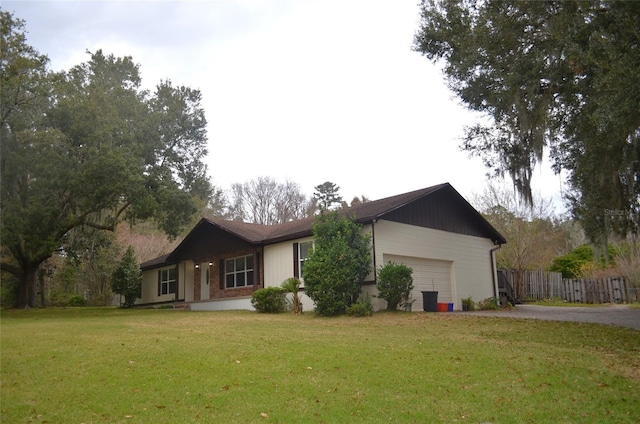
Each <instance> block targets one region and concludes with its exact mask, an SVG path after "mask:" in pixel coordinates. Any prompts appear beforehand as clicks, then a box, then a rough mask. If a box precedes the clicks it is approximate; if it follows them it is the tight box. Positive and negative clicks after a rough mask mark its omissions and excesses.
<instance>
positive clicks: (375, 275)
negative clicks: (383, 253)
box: [371, 219, 378, 286]
mask: <svg viewBox="0 0 640 424" xmlns="http://www.w3.org/2000/svg"><path fill="white" fill-rule="evenodd" d="M376 221H377V219H374V220H373V221H371V247H372V254H373V282H374V283H376V286H377V285H378V272H377V267H376V230H375V223H376Z"/></svg>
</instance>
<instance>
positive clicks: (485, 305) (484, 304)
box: [477, 297, 500, 311]
mask: <svg viewBox="0 0 640 424" xmlns="http://www.w3.org/2000/svg"><path fill="white" fill-rule="evenodd" d="M477 306H478V309H479V310H481V311H495V310H498V309H500V303H499V302H498V298H496V297H488V298H486V299H485V300H481V301H480V302H478V304H477Z"/></svg>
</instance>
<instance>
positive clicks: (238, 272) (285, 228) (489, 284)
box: [136, 183, 506, 311]
mask: <svg viewBox="0 0 640 424" xmlns="http://www.w3.org/2000/svg"><path fill="white" fill-rule="evenodd" d="M347 212H348V213H349V215H350V216H355V218H356V221H357V222H358V223H359V224H361V225H362V230H363V231H364V232H366V233H368V234H370V235H371V253H372V264H371V270H372V271H371V274H370V276H369V278H368V281H366V282H365V283H364V284H363V286H362V292H363V294H365V293H368V294H369V295H372V297H371V299H372V301H373V303H374V306H375V307H376V309H384V308H386V303H385V301H384V300H383V299H378V298H376V297H373V295H375V294H376V292H377V289H376V285H375V283H376V275H375V272H374V270H375V269H377V268H378V267H379V266H380V265H383V264H386V263H387V262H389V261H393V262H396V263H403V264H405V265H408V266H410V267H411V268H413V278H414V291H413V298H414V299H415V302H414V303H413V308H412V309H413V310H414V311H422V310H423V299H422V294H421V292H422V291H437V292H438V302H439V303H453V304H454V308H455V309H456V310H458V309H461V299H462V298H466V297H469V296H471V297H472V298H473V299H474V300H483V299H486V298H488V297H498V286H497V278H496V267H495V255H494V254H495V251H496V250H497V249H498V248H499V247H500V245H502V244H504V243H506V240H505V238H504V237H503V236H502V235H500V233H498V231H497V230H496V229H495V228H493V227H492V226H491V224H489V222H487V221H486V220H485V219H484V218H483V217H482V216H481V215H480V213H478V211H476V210H475V209H474V208H473V207H472V206H471V205H470V204H469V203H468V202H467V201H466V200H465V199H464V198H463V197H462V196H461V195H460V194H459V193H458V192H457V191H456V190H455V189H454V188H453V187H452V186H451V185H450V184H448V183H445V184H440V185H436V186H433V187H428V188H424V189H422V190H416V191H412V192H409V193H404V194H399V195H397V196H392V197H388V198H385V199H380V200H375V201H370V202H365V203H361V204H358V205H355V206H353V207H351V208H349V209H348V210H347ZM313 222H314V217H310V218H306V219H301V220H297V221H291V222H287V223H285V224H279V225H261V224H250V223H245V222H237V221H228V220H224V219H220V218H212V219H207V218H203V219H202V220H200V222H198V224H197V225H196V226H195V227H194V228H193V229H192V230H191V232H190V233H189V234H188V235H187V236H186V237H185V238H184V240H182V242H181V243H180V244H179V245H178V246H177V247H176V248H175V250H173V252H170V253H169V254H167V255H164V256H161V257H158V258H155V259H152V260H150V261H147V262H145V263H143V264H141V269H142V275H143V282H142V297H141V298H140V299H138V300H137V302H136V305H140V306H143V305H146V306H159V305H162V304H177V305H184V306H185V307H188V308H190V309H192V310H225V309H253V308H252V306H251V295H252V293H253V292H254V291H255V290H257V289H259V288H262V287H270V286H280V284H281V283H282V282H283V281H284V280H285V279H287V278H289V277H292V276H295V277H299V278H301V279H302V280H303V282H304V277H303V276H302V275H300V274H301V270H302V269H303V265H304V261H305V259H306V257H307V256H308V254H309V251H310V250H311V249H313V234H312V226H313ZM303 290H304V289H302V291H303ZM302 298H303V304H304V308H305V311H309V310H312V309H313V302H312V301H311V299H310V298H308V297H307V296H305V295H304V294H303V295H302Z"/></svg>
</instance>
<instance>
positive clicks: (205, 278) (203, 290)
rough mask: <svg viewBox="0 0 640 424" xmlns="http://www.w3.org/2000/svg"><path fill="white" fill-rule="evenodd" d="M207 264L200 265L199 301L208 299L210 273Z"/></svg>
mask: <svg viewBox="0 0 640 424" xmlns="http://www.w3.org/2000/svg"><path fill="white" fill-rule="evenodd" d="M209 268H210V267H209V263H208V262H207V263H203V264H200V299H201V300H207V299H209V293H210V290H211V289H210V282H211V275H210V274H211V271H210V269H209Z"/></svg>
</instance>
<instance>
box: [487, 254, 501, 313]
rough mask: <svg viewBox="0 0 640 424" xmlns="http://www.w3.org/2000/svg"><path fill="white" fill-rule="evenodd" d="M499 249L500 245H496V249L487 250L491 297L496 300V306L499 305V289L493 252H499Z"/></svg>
mask: <svg viewBox="0 0 640 424" xmlns="http://www.w3.org/2000/svg"><path fill="white" fill-rule="evenodd" d="M501 248H502V245H501V244H498V247H494V248H493V249H491V250H489V260H490V261H491V278H492V279H493V297H494V298H495V299H496V302H497V303H498V305H500V294H499V293H500V289H499V288H498V274H497V272H496V258H495V252H496V251H498V250H500V249H501ZM501 306H502V305H501Z"/></svg>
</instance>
